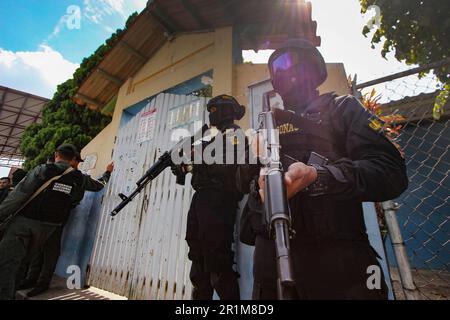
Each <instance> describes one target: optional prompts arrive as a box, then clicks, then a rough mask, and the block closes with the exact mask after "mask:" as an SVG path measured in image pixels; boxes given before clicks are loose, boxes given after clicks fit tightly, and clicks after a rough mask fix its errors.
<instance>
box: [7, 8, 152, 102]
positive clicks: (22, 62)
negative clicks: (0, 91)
mask: <svg viewBox="0 0 450 320" xmlns="http://www.w3.org/2000/svg"><path fill="white" fill-rule="evenodd" d="M146 2H147V1H146V0H1V1H0V30H1V36H0V85H4V86H8V87H12V88H15V89H18V90H23V91H27V92H30V93H33V94H36V95H39V96H44V97H47V98H49V97H51V96H52V95H53V93H54V91H55V89H56V86H57V85H58V84H59V83H62V82H64V81H65V80H67V79H68V78H70V77H71V75H72V74H73V72H74V71H75V69H76V68H77V67H78V66H79V64H80V62H81V61H82V59H83V58H84V57H87V56H89V55H90V54H92V53H93V52H94V51H95V50H96V49H97V48H98V47H99V46H100V45H101V44H102V43H103V42H104V41H105V40H106V39H107V38H109V37H110V35H111V34H112V33H113V32H115V30H117V29H118V28H123V26H124V25H125V21H126V20H127V18H128V16H129V15H130V14H132V13H133V12H135V11H138V12H140V11H141V10H142V9H143V8H144V7H145V5H146Z"/></svg>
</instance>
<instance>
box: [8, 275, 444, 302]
mask: <svg viewBox="0 0 450 320" xmlns="http://www.w3.org/2000/svg"><path fill="white" fill-rule="evenodd" d="M391 276H392V280H393V285H394V291H395V296H396V298H397V299H398V300H404V299H405V297H404V294H403V290H402V288H401V284H400V277H399V275H398V272H397V270H396V269H395V268H391ZM413 276H414V281H415V283H416V286H417V287H418V288H419V292H420V293H421V295H422V298H423V299H426V300H428V299H431V300H450V272H445V271H438V272H436V271H429V270H414V271H413ZM28 291H29V290H23V291H19V292H18V293H17V296H16V298H17V299H20V300H127V298H125V297H122V296H118V295H116V294H113V293H111V292H107V291H104V290H100V289H97V288H93V287H91V288H85V289H80V290H70V289H67V285H66V279H63V278H59V277H57V276H54V277H53V281H52V284H51V288H50V289H49V290H48V291H47V292H45V293H43V294H42V295H39V296H36V297H33V298H28V297H26V293H27V292H28Z"/></svg>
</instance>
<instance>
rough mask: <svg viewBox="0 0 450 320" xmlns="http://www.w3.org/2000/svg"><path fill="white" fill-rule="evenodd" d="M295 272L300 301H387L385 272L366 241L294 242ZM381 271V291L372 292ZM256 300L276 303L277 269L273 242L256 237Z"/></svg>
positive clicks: (254, 274)
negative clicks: (374, 274)
mask: <svg viewBox="0 0 450 320" xmlns="http://www.w3.org/2000/svg"><path fill="white" fill-rule="evenodd" d="M291 256H292V260H293V261H292V262H293V269H294V270H293V271H294V277H295V281H296V288H297V294H298V297H299V299H307V300H350V299H351V300H353V299H360V300H361V299H362V300H386V299H387V294H388V290H387V286H386V283H385V280H384V277H383V272H382V271H381V267H380V266H379V263H378V261H377V258H376V253H375V252H374V250H373V249H372V247H371V246H370V244H369V243H368V242H367V243H366V242H364V241H348V240H317V241H302V240H300V239H294V241H291ZM369 266H378V267H379V268H380V269H379V270H380V271H381V272H380V275H381V279H380V284H381V286H380V289H372V290H371V289H369V288H368V285H367V281H368V279H369V277H370V276H371V274H372V273H368V272H367V270H368V267H369ZM253 276H254V286H253V299H254V300H273V299H277V268H276V262H275V246H274V242H273V240H269V239H267V238H265V237H262V236H257V238H256V245H255V255H254V266H253Z"/></svg>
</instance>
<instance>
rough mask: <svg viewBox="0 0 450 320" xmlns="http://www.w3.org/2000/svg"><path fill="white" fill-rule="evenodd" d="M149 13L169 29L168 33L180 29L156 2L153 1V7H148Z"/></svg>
mask: <svg viewBox="0 0 450 320" xmlns="http://www.w3.org/2000/svg"><path fill="white" fill-rule="evenodd" d="M150 13H151V14H152V15H153V16H156V17H157V18H159V19H160V20H162V22H163V24H165V25H166V26H167V27H168V28H169V29H170V31H171V32H170V34H173V33H175V32H176V31H180V26H179V25H178V24H177V23H176V22H175V21H174V20H173V19H172V18H171V17H170V16H169V15H168V14H167V13H166V11H165V10H164V9H163V8H161V7H160V6H159V5H158V4H157V3H156V2H153V8H152V9H150Z"/></svg>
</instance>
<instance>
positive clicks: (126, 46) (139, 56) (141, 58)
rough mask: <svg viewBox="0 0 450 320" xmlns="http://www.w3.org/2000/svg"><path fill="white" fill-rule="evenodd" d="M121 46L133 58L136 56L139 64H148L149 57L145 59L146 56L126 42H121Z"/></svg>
mask: <svg viewBox="0 0 450 320" xmlns="http://www.w3.org/2000/svg"><path fill="white" fill-rule="evenodd" d="M119 44H120V45H121V46H122V47H123V48H124V49H125V50H127V51H128V52H129V53H131V54H132V55H133V56H135V57H136V58H137V59H138V60H139V62H140V63H141V64H144V63H146V62H147V60H148V59H147V57H145V56H144V55H142V54H141V53H140V52H139V51H137V50H136V49H134V48H133V47H132V46H130V45H129V44H128V43H126V42H125V41H123V40H121V41H120V42H119Z"/></svg>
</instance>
